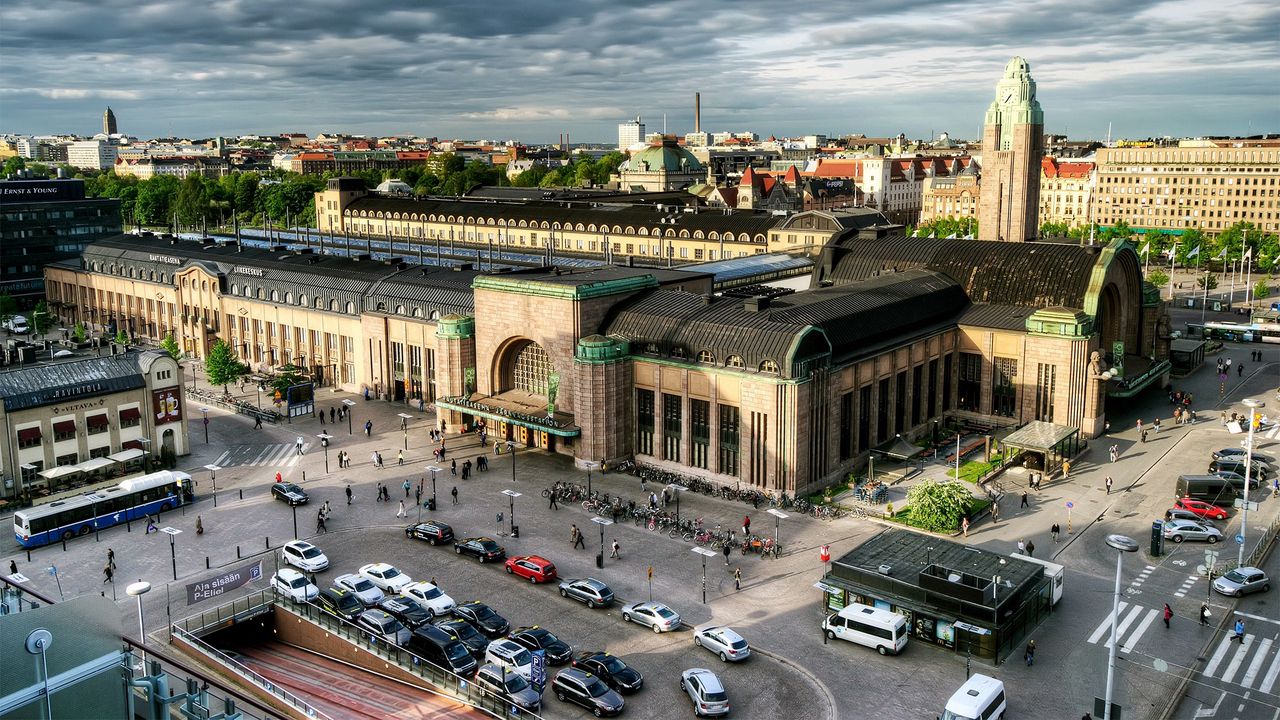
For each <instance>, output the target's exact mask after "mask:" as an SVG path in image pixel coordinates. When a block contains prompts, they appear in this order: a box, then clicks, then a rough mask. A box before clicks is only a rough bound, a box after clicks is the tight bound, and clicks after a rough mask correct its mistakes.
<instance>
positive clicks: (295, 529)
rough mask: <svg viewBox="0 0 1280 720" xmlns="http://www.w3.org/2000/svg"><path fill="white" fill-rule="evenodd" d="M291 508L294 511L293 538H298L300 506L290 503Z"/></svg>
mask: <svg viewBox="0 0 1280 720" xmlns="http://www.w3.org/2000/svg"><path fill="white" fill-rule="evenodd" d="M289 508H290V509H291V510H293V536H294V537H298V506H297V505H294V504H293V503H289Z"/></svg>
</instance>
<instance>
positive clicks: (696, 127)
mask: <svg viewBox="0 0 1280 720" xmlns="http://www.w3.org/2000/svg"><path fill="white" fill-rule="evenodd" d="M693 131H694V132H702V93H694V94H693Z"/></svg>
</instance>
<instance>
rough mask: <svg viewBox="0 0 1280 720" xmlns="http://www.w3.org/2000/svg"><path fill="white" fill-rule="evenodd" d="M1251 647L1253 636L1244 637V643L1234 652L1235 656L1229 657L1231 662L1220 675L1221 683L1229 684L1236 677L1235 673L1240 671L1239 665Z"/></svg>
mask: <svg viewBox="0 0 1280 720" xmlns="http://www.w3.org/2000/svg"><path fill="white" fill-rule="evenodd" d="M1252 647H1253V636H1252V635H1245V636H1244V642H1242V643H1240V649H1239V650H1236V654H1235V655H1233V656H1231V662H1230V663H1229V664H1228V665H1227V669H1226V671H1225V672H1223V673H1222V681H1223V682H1231V681H1232V679H1233V678H1234V677H1235V676H1236V671H1238V670H1239V669H1240V664H1241V663H1243V662H1244V659H1245V657H1247V656H1248V654H1249V650H1250V649H1251V648H1252Z"/></svg>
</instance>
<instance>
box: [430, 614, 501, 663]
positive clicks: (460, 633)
mask: <svg viewBox="0 0 1280 720" xmlns="http://www.w3.org/2000/svg"><path fill="white" fill-rule="evenodd" d="M436 627H438V628H440V629H441V630H443V631H445V632H447V633H449V634H450V635H451V636H453V639H454V640H457V641H458V642H460V643H462V644H463V645H466V646H467V649H468V650H470V651H471V654H472V655H475V656H476V657H477V658H482V657H484V651H485V650H488V649H489V638H487V637H485V636H484V635H483V634H482V633H481V632H480V631H479V630H477V629H476V626H475V625H472V624H471V623H469V622H467V621H466V620H463V619H462V618H456V617H455V618H448V619H445V620H437V621H436Z"/></svg>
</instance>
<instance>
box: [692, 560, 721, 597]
mask: <svg viewBox="0 0 1280 720" xmlns="http://www.w3.org/2000/svg"><path fill="white" fill-rule="evenodd" d="M690 550H692V551H693V552H696V553H698V554H699V555H701V556H702V604H703V605H706V604H707V558H709V557H715V556H716V551H715V550H708V549H707V548H704V547H696V548H690Z"/></svg>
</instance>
